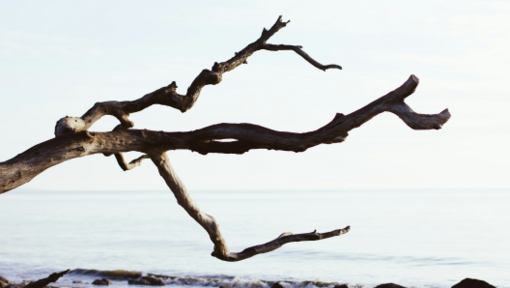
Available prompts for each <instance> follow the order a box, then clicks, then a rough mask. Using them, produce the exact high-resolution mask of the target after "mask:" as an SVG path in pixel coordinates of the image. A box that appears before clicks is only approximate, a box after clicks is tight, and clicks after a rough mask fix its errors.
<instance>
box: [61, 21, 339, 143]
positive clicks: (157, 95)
mask: <svg viewBox="0 0 510 288" xmlns="http://www.w3.org/2000/svg"><path fill="white" fill-rule="evenodd" d="M289 22H290V21H287V22H283V21H282V17H281V16H280V17H278V20H276V22H275V23H274V25H273V26H272V27H271V29H269V30H266V29H264V30H263V31H262V35H261V36H260V37H259V39H257V40H256V41H255V42H253V43H251V44H249V45H248V46H246V47H245V48H244V49H243V50H241V51H239V52H238V53H236V54H235V56H234V57H232V58H231V59H229V60H227V61H225V62H221V63H217V62H216V63H214V65H213V67H212V69H211V70H208V69H204V70H202V72H200V74H199V75H198V76H197V77H196V78H195V80H193V82H192V83H191V85H190V86H189V88H188V90H187V92H186V94H185V95H181V94H178V93H177V92H176V88H177V84H176V83H175V81H174V82H172V83H170V85H168V86H166V87H163V88H160V89H158V90H156V91H154V92H152V93H149V94H147V95H145V96H143V97H142V98H140V99H137V100H134V101H122V102H119V101H107V102H98V103H96V104H95V105H94V106H93V107H92V108H90V109H89V110H88V111H87V112H86V113H85V114H83V116H81V117H69V116H66V117H64V118H62V119H60V120H59V121H58V122H57V124H56V126H55V136H61V135H65V134H70V133H76V132H81V131H85V130H88V129H89V128H90V127H91V126H92V125H93V124H94V123H95V122H96V121H97V120H99V119H101V117H103V116H105V115H112V116H114V117H116V118H117V119H118V120H119V122H120V123H121V125H122V126H123V127H124V128H125V129H128V128H132V127H133V126H134V123H133V122H131V121H130V120H129V114H131V113H135V112H139V111H142V110H143V109H145V108H147V107H149V106H151V105H155V104H160V105H166V106H170V107H173V108H176V109H178V110H180V111H181V112H186V111H187V110H189V109H191V107H193V105H194V104H195V102H196V101H197V100H198V97H199V96H200V91H201V90H202V88H203V87H204V86H206V85H216V84H218V83H220V82H221V80H222V75H223V73H225V72H228V71H231V70H233V69H235V68H236V67H238V66H239V65H241V64H243V63H248V62H247V59H248V57H250V56H251V55H252V54H253V53H255V52H256V51H258V50H271V51H278V50H294V51H295V52H296V53H298V54H299V55H301V56H302V57H303V58H304V59H305V60H306V61H308V62H309V63H311V64H312V65H314V66H315V67H317V68H319V69H321V70H324V71H325V70H326V69H329V68H338V69H342V68H341V67H340V66H338V65H327V66H323V65H321V64H320V63H318V62H317V61H315V60H313V59H312V58H311V57H310V56H309V55H308V54H306V53H305V52H304V51H303V50H301V46H289V45H280V46H277V45H271V44H266V41H267V40H269V38H271V37H272V36H273V35H274V34H275V33H276V32H278V31H279V30H280V29H282V28H283V27H285V26H286V25H287V24H288V23H289Z"/></svg>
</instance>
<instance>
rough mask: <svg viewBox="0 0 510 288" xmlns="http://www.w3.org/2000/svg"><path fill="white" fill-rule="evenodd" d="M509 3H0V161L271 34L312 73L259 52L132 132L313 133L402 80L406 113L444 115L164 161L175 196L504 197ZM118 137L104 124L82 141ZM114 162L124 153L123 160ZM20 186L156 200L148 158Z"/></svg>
mask: <svg viewBox="0 0 510 288" xmlns="http://www.w3.org/2000/svg"><path fill="white" fill-rule="evenodd" d="M509 14H510V2H508V1H432V0H430V1H419V0H416V1H320V2H318V3H313V4H311V2H309V1H295V0H294V1H220V0H219V1H72V2H71V1H52V0H50V1H1V2H0V101H1V102H0V103H1V105H0V135H2V137H1V139H2V141H0V161H5V160H8V159H10V158H12V157H14V156H15V155H17V154H19V153H21V152H23V151H25V150H26V149H28V148H30V147H32V146H34V145H36V144H38V143H40V142H43V141H45V140H48V139H50V138H52V137H54V135H53V129H54V126H55V123H56V121H57V120H58V119H60V118H61V117H64V116H67V115H68V116H81V115H82V114H83V113H85V112H86V111H87V110H88V109H89V108H90V107H91V106H92V105H93V104H94V103H95V102H100V101H108V100H119V101H124V100H134V99H137V98H139V97H141V96H143V95H145V94H147V93H150V92H152V91H154V90H156V89H158V88H160V87H163V86H166V85H168V84H169V83H171V82H172V81H176V82H177V85H178V87H179V88H178V90H177V91H178V92H180V93H185V91H186V88H187V87H188V86H189V85H190V83H191V82H192V81H193V79H194V78H195V77H196V76H197V75H198V73H200V71H201V70H202V69H205V68H207V69H210V68H211V67H212V64H213V63H214V62H220V61H225V60H228V59H229V58H231V57H232V56H234V53H235V52H237V51H239V50H241V49H243V48H244V47H245V46H246V45H247V44H249V43H251V42H253V41H255V40H256V39H258V37H259V36H260V33H261V32H262V29H263V28H264V27H265V28H270V27H271V26H272V25H273V23H274V22H275V21H276V19H277V18H278V16H279V15H282V17H283V20H291V22H290V23H289V24H288V25H287V27H285V28H283V29H282V30H280V31H279V32H278V33H277V34H276V35H275V36H274V37H273V38H271V40H270V41H269V42H270V43H273V44H291V45H302V46H303V47H304V50H305V51H306V52H307V53H308V54H310V55H311V56H312V57H313V58H315V59H316V60H317V61H319V62H321V63H323V64H331V63H335V64H339V65H341V66H342V67H343V70H341V71H339V70H328V71H327V72H323V71H321V70H318V69H316V68H314V67H313V66H311V65H310V64H308V63H307V62H306V61H304V60H303V59H302V58H300V57H299V56H298V55H296V54H294V53H293V52H291V51H280V52H270V51H259V52H256V53H255V54H254V55H253V56H251V57H250V58H249V59H248V65H242V66H240V67H239V68H237V69H235V70H234V71H231V72H228V73H226V74H224V76H223V81H222V82H221V83H220V84H219V85H216V86H207V87H205V88H204V89H203V90H202V94H201V96H200V98H199V100H198V102H197V103H196V104H195V106H194V107H193V108H192V109H191V110H189V111H188V112H186V113H184V114H183V113H181V112H179V111H178V110H176V109H173V108H169V107H163V106H153V107H150V108H148V109H146V110H144V111H142V112H139V113H136V114H133V115H132V116H131V120H132V121H134V123H135V128H139V129H143V128H146V129H152V130H164V131H188V130H194V129H198V128H202V127H205V126H209V125H212V124H216V123H253V124H258V125H262V126H265V127H268V128H271V129H276V130H282V131H293V132H306V131H311V130H315V129H317V128H319V127H321V126H323V125H325V124H326V123H328V122H329V121H330V120H331V119H332V118H333V117H334V115H335V113H337V112H339V113H344V114H347V113H350V112H352V111H355V110H357V109H359V108H361V107H363V106H364V105H366V104H368V103H370V102H371V101H373V100H375V99H377V98H378V97H380V96H383V95H385V94H386V93H388V92H390V91H392V90H394V89H395V88H397V87H399V86H400V85H401V84H402V83H404V82H405V81H406V79H407V78H408V77H409V76H410V75H411V74H415V75H416V76H418V77H419V79H420V84H419V86H418V88H417V90H416V92H415V93H414V94H413V95H411V96H410V97H409V98H408V100H407V101H406V102H407V103H408V104H409V105H410V106H411V107H412V108H413V109H414V110H415V111H417V112H419V113H439V112H440V111H442V110H443V109H445V108H448V109H449V110H450V113H451V115H452V118H451V119H450V121H449V122H447V123H446V124H445V125H444V126H443V129H441V130H439V131H435V130H427V131H414V130H412V129H410V128H409V127H407V126H406V125H405V124H404V123H403V122H402V121H401V120H400V119H399V118H398V117H396V116H395V115H393V114H390V113H383V114H381V115H379V116H377V117H375V118H373V119H372V120H371V121H370V122H368V123H366V124H365V125H363V126H362V127H360V128H357V129H355V130H353V131H351V132H350V133H349V134H350V135H349V137H348V138H347V140H346V141H345V142H343V143H340V144H333V145H321V146H319V147H314V148H311V149H309V150H308V151H305V152H304V153H293V152H281V151H267V150H257V151H250V152H248V153H246V154H244V155H240V156H239V155H207V156H203V155H199V154H197V153H192V152H189V151H170V152H168V154H169V158H170V160H171V162H172V163H173V166H174V168H175V169H176V171H177V173H178V174H179V175H180V177H181V178H182V179H183V181H184V183H186V185H187V187H188V188H189V189H195V190H236V189H240V190H252V189H430V188H452V189H453V188H455V189H456V188H462V189H465V188H474V189H493V188H498V189H500V188H503V189H510V181H509V180H508V175H509V172H510V164H509V163H510V152H509V151H508V147H510V146H509V144H510V128H509V127H510V120H509V116H508V111H509V108H510V97H509V95H510V87H509V86H508V85H505V83H507V82H508V78H509V77H508V76H510V72H509V71H510V54H509V51H510V29H508V28H509V27H510V18H509V17H508V15H509ZM116 125H117V122H116V120H115V119H114V118H113V117H110V116H108V117H104V118H103V119H101V120H100V121H99V122H98V123H96V124H95V125H94V126H93V127H92V128H91V129H90V130H91V131H108V130H111V129H112V128H113V127H115V126H116ZM126 157H127V158H134V157H137V154H136V153H127V154H126ZM21 189H41V190H164V189H167V187H166V185H165V183H164V181H163V180H162V179H161V178H160V176H159V175H158V173H157V170H156V168H155V167H154V165H153V164H152V163H151V162H150V161H146V162H144V163H143V164H142V166H140V167H138V168H136V169H134V170H131V171H127V172H124V171H122V170H121V169H120V167H119V166H118V165H117V163H116V161H115V159H114V158H113V157H109V158H107V157H104V156H102V155H93V156H88V157H84V158H80V159H74V160H71V161H68V162H66V163H63V164H60V165H58V166H55V167H52V168H50V169H48V170H47V171H45V172H43V173H42V174H41V175H39V176H37V177H36V178H35V179H34V180H32V181H31V182H30V183H28V184H26V185H24V186H23V187H22V188H21Z"/></svg>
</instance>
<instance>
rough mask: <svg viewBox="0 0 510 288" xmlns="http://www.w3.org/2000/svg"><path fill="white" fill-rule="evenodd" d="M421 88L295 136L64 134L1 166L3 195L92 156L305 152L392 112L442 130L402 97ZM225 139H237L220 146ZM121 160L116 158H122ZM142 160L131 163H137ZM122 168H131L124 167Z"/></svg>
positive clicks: (219, 131)
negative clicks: (54, 169)
mask: <svg viewBox="0 0 510 288" xmlns="http://www.w3.org/2000/svg"><path fill="white" fill-rule="evenodd" d="M417 85H418V78H417V77H416V76H414V75H411V77H409V79H408V80H407V81H406V82H405V83H404V84H403V85H402V86H400V87H399V88H397V89H396V90H394V91H393V92H390V93H388V94H387V95H385V96H383V97H381V98H379V99H377V100H375V101H373V102H372V103H370V104H368V105H366V106H365V107H363V108H361V109H359V110H356V111H354V112H352V113H350V114H348V115H343V114H337V115H336V116H335V117H334V119H333V120H332V121H331V122H330V123H328V124H327V125H325V126H323V127H321V128H319V129H317V130H315V131H311V132H306V133H292V132H282V131H275V130H271V129H268V128H265V127H262V126H258V125H253V124H228V123H222V124H216V125H212V126H209V127H205V128H202V129H198V130H195V131H189V132H162V131H151V130H136V129H129V130H126V129H115V130H114V131H112V132H89V131H82V132H78V133H72V134H67V135H62V136H59V137H56V138H54V139H50V140H48V141H46V142H43V143H40V144H38V145H36V146H34V147H32V148H30V149H28V150H27V151H25V152H23V153H21V154H19V155H17V156H16V157H14V158H12V159H10V160H8V161H5V162H1V163H0V193H4V192H7V191H9V190H12V189H14V188H16V187H19V186H21V185H23V184H25V183H27V182H29V181H30V180H32V179H33V178H34V177H36V176H37V175H39V174H40V173H41V172H43V171H44V170H46V169H48V168H49V167H51V166H54V165H57V164H60V163H62V162H64V161H67V160H70V159H74V158H78V157H83V156H87V155H92V154H98V153H103V154H107V155H108V154H110V155H111V154H116V153H120V152H128V151H139V152H142V153H145V154H150V153H161V152H164V151H169V150H191V151H196V152H198V153H201V154H208V153H223V154H243V153H245V152H247V151H249V150H252V149H270V150H281V151H294V152H303V151H305V150H307V149H308V148H310V147H314V146H316V145H319V144H332V143H339V142H342V141H344V140H345V138H346V137H347V135H348V134H347V133H348V132H349V131H350V130H352V129H354V128H357V127H359V126H361V125H362V124H363V123H366V122H367V121H369V120H370V119H372V118H373V117H374V116H376V115H378V114H380V113H382V112H385V111H388V112H392V113H394V114H396V115H397V116H399V117H400V118H401V119H402V120H403V121H404V122H405V123H406V124H407V125H408V126H409V127H411V128H413V129H440V128H441V126H442V125H443V124H444V123H446V121H448V119H449V118H450V113H449V112H448V109H445V110H444V111H442V112H441V113H438V114H431V115H427V114H418V113H416V112H414V111H413V110H412V109H411V108H410V107H409V106H407V104H406V103H405V102H404V99H405V98H406V97H408V96H409V95H411V94H412V93H413V92H414V90H415V89H416V86H417ZM222 139H234V140H235V141H231V142H222V141H219V140H222ZM119 158H120V157H117V160H119ZM143 158H144V157H143V156H142V159H138V160H137V161H135V163H133V165H132V167H131V168H133V167H135V166H136V165H135V164H139V163H140V161H141V160H143ZM120 160H121V161H120V162H119V164H120V166H121V167H123V165H126V167H124V168H127V166H128V165H127V164H125V163H121V162H122V161H123V159H120Z"/></svg>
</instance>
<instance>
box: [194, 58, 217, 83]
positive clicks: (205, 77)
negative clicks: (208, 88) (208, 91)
mask: <svg viewBox="0 0 510 288" xmlns="http://www.w3.org/2000/svg"><path fill="white" fill-rule="evenodd" d="M215 64H216V63H215ZM217 69H218V67H217ZM213 70H214V66H213ZM197 78H199V79H201V80H202V81H203V83H204V84H211V85H216V84H218V83H220V82H221V74H220V73H219V72H215V71H211V70H208V69H204V70H202V72H201V73H200V75H198V77H197Z"/></svg>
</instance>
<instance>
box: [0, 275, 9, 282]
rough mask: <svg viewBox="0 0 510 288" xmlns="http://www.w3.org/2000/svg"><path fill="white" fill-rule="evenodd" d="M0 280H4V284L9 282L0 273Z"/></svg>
mask: <svg viewBox="0 0 510 288" xmlns="http://www.w3.org/2000/svg"><path fill="white" fill-rule="evenodd" d="M0 281H2V282H4V283H5V284H9V283H11V282H10V281H9V280H7V279H5V278H4V277H3V276H2V275H0Z"/></svg>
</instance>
